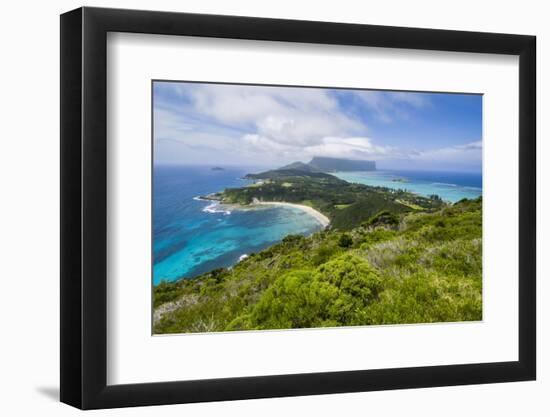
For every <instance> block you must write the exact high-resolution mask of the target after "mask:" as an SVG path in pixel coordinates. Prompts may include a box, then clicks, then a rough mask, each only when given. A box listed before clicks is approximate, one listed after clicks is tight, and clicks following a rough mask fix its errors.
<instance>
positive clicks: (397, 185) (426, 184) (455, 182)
mask: <svg viewBox="0 0 550 417" xmlns="http://www.w3.org/2000/svg"><path fill="white" fill-rule="evenodd" d="M333 175H336V176H337V177H338V178H341V179H343V180H346V181H349V182H355V183H359V184H366V185H372V186H378V187H387V188H392V189H404V190H407V191H410V192H413V193H416V194H420V195H423V196H429V195H430V194H437V195H439V196H440V197H441V198H442V199H443V200H445V201H450V202H453V203H454V202H456V201H458V200H462V199H463V198H477V197H479V196H480V195H481V191H482V177H481V173H472V172H432V171H397V170H378V171H361V172H337V173H333Z"/></svg>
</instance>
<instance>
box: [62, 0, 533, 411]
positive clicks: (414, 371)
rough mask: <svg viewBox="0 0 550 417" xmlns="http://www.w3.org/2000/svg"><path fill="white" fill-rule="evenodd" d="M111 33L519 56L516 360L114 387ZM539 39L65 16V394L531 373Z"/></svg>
mask: <svg viewBox="0 0 550 417" xmlns="http://www.w3.org/2000/svg"><path fill="white" fill-rule="evenodd" d="M108 32H131V33H146V34H162V35H174V36H178V35H185V36H198V37H214V38H234V39H253V40H265V41H285V42H305V43H317V44H332V45H356V46H371V47H383V48H404V49H420V50H440V51H457V52H477V53H490V54H507V55H517V56H519V103H518V106H519V132H518V140H519V155H518V158H519V271H518V273H519V293H518V299H519V358H518V361H512V362H495V363H477V364H467V365H452V364H451V365H445V366H423V367H411V368H398V369H376V370H356V371H343V372H326V373H309V374H292V375H273V376H256V377H239V378H224V379H209V380H198V381H173V382H162V383H142V384H131V385H112V386H109V385H107V334H106V333H107V331H106V330H107V304H106V299H107V272H106V271H107V268H106V266H107V250H106V248H107V180H108V178H107V134H106V131H107V130H106V128H107V111H106V97H107V87H106V86H107V72H106V60H107V56H106V55H107V54H106V46H107V41H106V39H107V33H108ZM535 45H536V38H535V37H534V36H524V35H510V34H495V33H480V32H461V31H448V30H432V29H415V28H403V27H388V26H372V25H358V24H341V23H325V22H312V21H295V20H279V19H265V18H251V17H234V16H217V15H201V14H186V13H171V12H153V11H137V10H120V9H102V8H88V7H84V8H80V9H77V10H73V11H71V12H68V13H65V14H63V15H62V16H61V54H60V56H61V310H60V314H61V401H62V402H64V403H67V404H70V405H72V406H75V407H78V408H82V409H95V408H112V407H124V406H144V405H157V404H174V403H191V402H201V401H219V400H239V399H251V398H266V397H282V396H298V395H313V394H329V393H344V392H357V391H376V390H388V389H401V388H421V387H434V386H450V385H464V384H481V383H496V382H507V381H525V380H533V379H535V376H536V314H535V311H536V305H535V301H536V297H535V293H536V282H535V279H536V277H535V273H536V266H535V265H536V262H535V261H536V259H535V257H536V252H535V248H536V186H535V185H536V183H535V181H536V140H535V139H536V138H535V134H536V132H535V122H536V119H535V117H536V115H535V108H536V91H535V87H536V81H535V80H536V77H535V75H536V73H535V66H536V65H535V62H536V56H535V54H536V47H535ZM511 273H512V271H511Z"/></svg>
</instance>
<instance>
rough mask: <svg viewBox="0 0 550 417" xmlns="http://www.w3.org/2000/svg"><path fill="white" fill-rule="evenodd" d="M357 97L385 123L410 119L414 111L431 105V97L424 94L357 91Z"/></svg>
mask: <svg viewBox="0 0 550 417" xmlns="http://www.w3.org/2000/svg"><path fill="white" fill-rule="evenodd" d="M355 96H356V97H357V98H358V99H359V100H360V101H361V102H362V103H363V104H365V105H366V106H367V107H368V108H370V109H371V110H372V111H373V112H374V114H376V116H377V117H378V118H379V119H380V120H382V121H383V122H386V123H390V122H393V121H395V120H396V119H407V118H409V112H410V111H411V110H413V109H421V108H425V107H428V106H430V105H431V101H430V99H429V96H428V95H426V94H422V93H412V92H392V91H372V90H369V91H356V92H355Z"/></svg>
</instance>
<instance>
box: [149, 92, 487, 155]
mask: <svg viewBox="0 0 550 417" xmlns="http://www.w3.org/2000/svg"><path fill="white" fill-rule="evenodd" d="M431 106H433V103H432V102H431V101H430V99H429V97H428V96H427V95H423V94H420V93H406V92H381V91H359V90H345V91H342V90H331V89H315V88H291V87H266V86H261V87H260V86H244V85H226V84H198V83H168V82H157V83H155V88H154V140H155V162H157V163H200V162H201V161H205V162H206V161H208V162H209V163H216V164H222V163H226V164H228V165H234V164H235V165H254V164H256V165H278V164H284V163H288V162H292V161H295V160H302V161H306V160H308V159H310V158H311V157H313V156H332V157H343V158H351V159H372V160H377V161H382V160H387V161H392V160H393V161H398V160H417V161H421V162H429V161H430V160H433V159H437V160H439V161H445V162H446V163H456V162H458V163H460V162H468V163H472V162H473V163H478V162H477V161H476V158H477V159H478V160H479V163H480V158H481V141H479V140H473V141H470V142H467V143H459V144H456V145H453V146H447V147H441V148H431V149H425V147H417V146H415V145H421V139H419V140H418V141H416V143H409V144H408V145H409V146H395V145H392V144H391V140H381V139H376V130H377V129H376V128H373V125H377V123H382V124H388V125H391V124H398V123H400V122H401V121H403V120H407V119H410V118H412V117H414V114H415V112H421V111H423V110H425V109H429V108H430V107H431ZM369 118H370V119H371V120H372V123H370V122H369ZM475 139H478V138H475Z"/></svg>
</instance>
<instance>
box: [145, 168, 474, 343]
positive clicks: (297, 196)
mask: <svg viewBox="0 0 550 417" xmlns="http://www.w3.org/2000/svg"><path fill="white" fill-rule="evenodd" d="M323 175H326V174H323ZM285 178H286V177H285ZM312 178H313V179H312ZM271 179H272V181H270V183H269V184H266V185H262V186H260V187H251V188H243V189H235V190H226V191H225V192H224V193H223V195H222V196H221V198H223V201H233V202H239V203H242V204H248V203H250V202H251V201H252V198H262V199H264V200H265V201H288V202H297V203H304V202H305V201H308V202H309V205H312V206H313V207H315V208H318V209H320V210H321V211H323V212H324V213H325V214H327V215H328V216H329V217H330V218H331V220H332V225H331V228H329V229H327V230H324V231H321V232H318V233H315V234H313V235H311V236H309V237H303V236H294V235H291V236H287V237H286V238H284V239H283V240H282V241H281V242H280V243H278V244H276V245H273V246H271V247H269V248H267V249H265V250H263V251H261V252H259V253H256V254H250V256H249V257H248V258H246V259H245V260H243V261H241V262H239V263H238V264H236V265H235V266H233V267H232V268H228V269H217V270H215V271H212V272H210V273H207V274H203V275H201V276H198V277H196V278H192V279H182V280H179V281H176V282H173V283H162V284H160V285H158V286H156V287H155V288H154V307H155V322H154V331H155V333H182V332H205V331H225V330H250V329H282V328H285V329H286V328H304V327H334V326H351V325H377V324H402V323H429V322H449V321H471V320H481V318H482V308H481V307H482V299H481V295H482V291H481V290H482V274H481V271H482V256H481V253H482V246H481V245H482V241H481V226H482V223H481V222H482V216H481V214H482V212H481V210H482V207H481V206H482V204H481V198H478V199H476V200H462V201H460V202H458V203H455V204H453V205H448V204H445V203H443V202H441V200H440V199H438V198H431V199H426V198H422V197H418V196H414V195H412V194H409V193H405V192H395V193H394V192H390V191H389V190H387V189H381V188H375V187H366V186H357V185H354V184H348V183H346V182H345V181H340V180H338V179H337V178H335V177H332V176H330V175H329V176H328V177H311V176H308V175H304V174H303V173H302V174H301V176H294V177H293V178H292V179H289V178H286V179H280V178H273V177H271ZM281 181H282V182H286V183H291V184H292V186H291V187H288V186H286V185H285V186H282V182H281ZM244 190H249V191H248V192H245V191H244ZM292 190H296V191H292ZM396 199H399V200H400V201H401V202H403V201H406V202H408V203H410V204H414V205H417V206H418V207H419V208H414V209H413V208H411V207H407V206H406V205H403V204H402V203H400V202H398V201H397V200H396ZM343 205H346V206H345V207H342V206H343ZM338 206H340V207H338ZM339 213H346V215H345V216H343V217H339V215H338V214H339Z"/></svg>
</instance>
